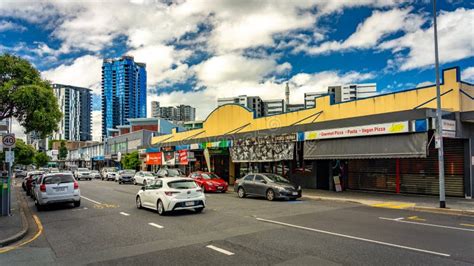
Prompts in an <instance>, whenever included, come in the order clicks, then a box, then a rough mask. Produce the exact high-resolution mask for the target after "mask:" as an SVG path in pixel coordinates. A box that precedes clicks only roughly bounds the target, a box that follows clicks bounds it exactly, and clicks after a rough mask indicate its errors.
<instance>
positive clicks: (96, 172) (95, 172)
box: [91, 170, 99, 174]
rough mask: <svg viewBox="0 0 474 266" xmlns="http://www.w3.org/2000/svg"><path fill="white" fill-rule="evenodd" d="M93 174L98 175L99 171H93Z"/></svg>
mask: <svg viewBox="0 0 474 266" xmlns="http://www.w3.org/2000/svg"><path fill="white" fill-rule="evenodd" d="M91 173H94V174H98V173H99V171H97V170H92V171H91Z"/></svg>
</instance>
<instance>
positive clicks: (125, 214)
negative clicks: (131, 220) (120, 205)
mask: <svg viewBox="0 0 474 266" xmlns="http://www.w3.org/2000/svg"><path fill="white" fill-rule="evenodd" d="M120 214H122V215H124V216H130V214H128V213H126V212H120Z"/></svg>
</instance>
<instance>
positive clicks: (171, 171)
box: [156, 168, 186, 178]
mask: <svg viewBox="0 0 474 266" xmlns="http://www.w3.org/2000/svg"><path fill="white" fill-rule="evenodd" d="M156 175H157V176H158V177H159V178H162V177H186V176H185V174H184V173H183V172H182V171H181V170H179V169H176V168H163V169H160V170H158V172H157V173H156Z"/></svg>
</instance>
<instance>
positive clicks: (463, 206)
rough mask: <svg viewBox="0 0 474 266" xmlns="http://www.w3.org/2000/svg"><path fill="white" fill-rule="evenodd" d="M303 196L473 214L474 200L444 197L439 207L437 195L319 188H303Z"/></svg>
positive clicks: (447, 212)
mask: <svg viewBox="0 0 474 266" xmlns="http://www.w3.org/2000/svg"><path fill="white" fill-rule="evenodd" d="M303 198H309V199H315V200H333V201H344V202H356V203H360V204H364V205H367V206H371V207H379V208H389V209H411V210H417V211H427V212H436V213H446V214H457V215H472V216H474V200H472V199H465V198H455V197H448V198H446V205H447V208H446V209H440V208H439V198H438V197H437V196H426V195H406V194H391V193H379V192H364V191H350V190H349V191H344V192H334V191H328V190H319V189H303Z"/></svg>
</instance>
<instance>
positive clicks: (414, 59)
mask: <svg viewBox="0 0 474 266" xmlns="http://www.w3.org/2000/svg"><path fill="white" fill-rule="evenodd" d="M473 21H474V9H464V8H458V9H456V10H454V11H451V12H449V11H441V13H440V14H439V15H438V43H439V59H440V63H449V62H453V61H456V60H460V59H464V58H469V57H472V56H474V30H472V29H473V27H474V25H473ZM379 48H380V49H387V50H391V51H392V52H393V53H394V54H395V60H390V61H389V67H391V68H395V69H400V70H410V69H415V68H423V67H428V66H432V65H434V43H433V27H432V26H431V27H429V28H428V29H422V28H420V29H418V30H416V31H413V32H410V33H407V34H405V35H404V36H402V37H400V38H397V39H394V40H390V41H386V42H383V43H381V44H380V45H379ZM406 50H408V54H407V55H404V54H402V53H401V52H404V51H406Z"/></svg>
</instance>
